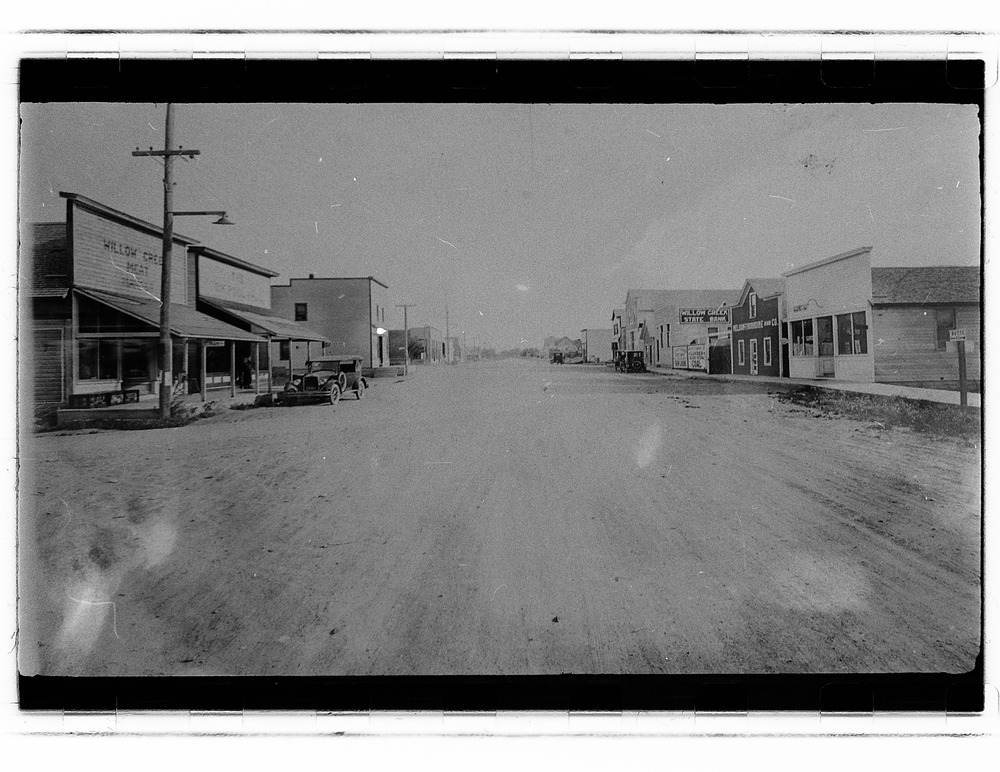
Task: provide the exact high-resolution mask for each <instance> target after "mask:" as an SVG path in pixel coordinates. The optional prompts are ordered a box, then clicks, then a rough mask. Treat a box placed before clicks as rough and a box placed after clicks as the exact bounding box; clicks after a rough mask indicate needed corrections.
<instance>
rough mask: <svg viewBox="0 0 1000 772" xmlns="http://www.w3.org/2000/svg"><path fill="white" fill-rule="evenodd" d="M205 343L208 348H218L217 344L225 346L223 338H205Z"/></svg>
mask: <svg viewBox="0 0 1000 772" xmlns="http://www.w3.org/2000/svg"><path fill="white" fill-rule="evenodd" d="M205 345H206V346H208V347H209V348H218V347H219V346H225V345H226V342H225V341H224V340H206V341H205Z"/></svg>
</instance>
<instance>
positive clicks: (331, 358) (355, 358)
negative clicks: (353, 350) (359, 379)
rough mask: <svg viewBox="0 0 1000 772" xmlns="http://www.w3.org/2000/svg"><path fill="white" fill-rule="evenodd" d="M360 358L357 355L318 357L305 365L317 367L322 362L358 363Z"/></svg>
mask: <svg viewBox="0 0 1000 772" xmlns="http://www.w3.org/2000/svg"><path fill="white" fill-rule="evenodd" d="M361 359H362V357H361V356H360V355H357V354H335V355H334V356H329V357H318V358H316V359H310V360H309V361H308V362H306V364H307V365H318V364H322V363H323V362H360V361H361Z"/></svg>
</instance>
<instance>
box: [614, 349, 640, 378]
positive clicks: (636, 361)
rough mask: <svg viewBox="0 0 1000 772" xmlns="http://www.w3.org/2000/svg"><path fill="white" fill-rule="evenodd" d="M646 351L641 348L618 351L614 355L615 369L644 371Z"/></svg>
mask: <svg viewBox="0 0 1000 772" xmlns="http://www.w3.org/2000/svg"><path fill="white" fill-rule="evenodd" d="M645 356H646V352H645V351H642V350H641V349H636V350H633V351H619V352H617V354H616V356H615V370H618V371H619V372H622V373H644V372H646V359H645Z"/></svg>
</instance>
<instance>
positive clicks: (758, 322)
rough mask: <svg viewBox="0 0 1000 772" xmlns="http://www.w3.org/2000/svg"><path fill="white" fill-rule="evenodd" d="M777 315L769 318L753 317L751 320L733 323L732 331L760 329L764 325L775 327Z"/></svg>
mask: <svg viewBox="0 0 1000 772" xmlns="http://www.w3.org/2000/svg"><path fill="white" fill-rule="evenodd" d="M777 326H778V317H776V316H775V317H772V318H770V319H755V320H754V321H752V322H741V323H739V324H734V325H733V332H745V331H747V330H760V329H762V328H764V327H777Z"/></svg>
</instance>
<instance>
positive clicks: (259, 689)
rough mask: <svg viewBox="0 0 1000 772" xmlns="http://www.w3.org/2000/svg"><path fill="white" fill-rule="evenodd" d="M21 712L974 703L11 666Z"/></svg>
mask: <svg viewBox="0 0 1000 772" xmlns="http://www.w3.org/2000/svg"><path fill="white" fill-rule="evenodd" d="M18 686H19V694H20V707H21V709H22V710H27V711H74V712H77V711H96V712H118V711H187V710H199V711H237V712H239V711H256V710H280V711H360V712H366V711H476V712H479V711H536V710H537V711H602V712H604V711H611V712H622V711H657V712H659V711H666V712H683V713H690V712H694V713H710V714H718V713H731V714H750V713H762V712H787V711H796V712H801V711H805V712H807V713H819V714H826V713H854V714H879V713H925V714H926V713H941V714H947V713H982V712H983V710H984V707H985V705H984V703H985V700H984V690H983V686H982V670H981V666H979V667H977V668H976V669H975V670H974V671H972V672H970V673H965V674H956V675H950V674H939V673H928V674H913V673H903V674H893V675H859V674H843V675H839V674H838V675H823V674H820V675H815V674H808V675H806V674H801V675H784V674H774V675H755V676H737V675H719V676H701V675H628V676H618V675H609V676H601V675H540V676H330V677H309V676H301V677H299V676H277V677H268V676H176V677H144V676H122V677H75V676H19V679H18Z"/></svg>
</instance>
